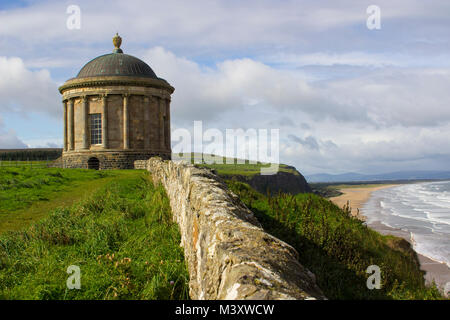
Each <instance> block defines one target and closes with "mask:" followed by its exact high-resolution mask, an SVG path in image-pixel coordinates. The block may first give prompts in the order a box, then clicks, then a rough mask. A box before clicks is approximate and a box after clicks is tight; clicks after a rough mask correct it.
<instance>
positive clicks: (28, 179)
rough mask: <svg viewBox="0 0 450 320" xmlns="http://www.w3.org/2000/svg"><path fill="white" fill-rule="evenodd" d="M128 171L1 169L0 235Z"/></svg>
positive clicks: (123, 176) (125, 174) (34, 219)
mask: <svg viewBox="0 0 450 320" xmlns="http://www.w3.org/2000/svg"><path fill="white" fill-rule="evenodd" d="M132 174H134V173H133V171H132V170H128V171H95V170H82V169H71V170H64V169H58V168H45V169H42V168H30V167H28V166H24V167H17V168H16V167H8V168H6V167H2V168H0V233H2V232H4V231H8V230H19V229H21V228H23V227H25V226H27V225H29V224H30V223H32V222H34V221H38V220H39V219H41V218H43V217H45V216H46V215H47V214H48V213H49V212H50V211H51V210H52V209H54V208H57V207H63V206H68V205H71V204H72V203H73V202H74V201H77V200H79V199H81V198H82V197H83V196H85V195H86V194H90V193H93V192H95V190H97V189H98V188H99V187H101V186H102V185H104V184H105V183H108V182H109V181H112V180H114V179H121V178H125V177H127V176H129V175H132Z"/></svg>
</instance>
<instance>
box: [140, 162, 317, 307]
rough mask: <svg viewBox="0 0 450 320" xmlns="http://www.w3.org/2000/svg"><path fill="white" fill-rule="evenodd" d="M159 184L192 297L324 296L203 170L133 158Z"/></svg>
mask: <svg viewBox="0 0 450 320" xmlns="http://www.w3.org/2000/svg"><path fill="white" fill-rule="evenodd" d="M135 167H136V168H140V169H142V168H146V169H147V170H149V171H150V172H151V173H152V177H153V179H154V180H155V182H161V183H162V184H163V186H164V187H165V189H166V191H167V194H168V197H169V199H170V204H171V207H172V212H173V218H174V220H175V221H176V222H177V223H178V225H179V227H180V233H181V245H182V246H183V247H184V252H185V259H186V261H187V264H188V269H189V275H190V283H189V287H190V296H191V298H192V299H312V298H315V299H324V298H325V297H324V296H323V293H322V292H321V290H320V288H319V287H318V286H317V285H316V283H315V277H314V275H313V274H312V273H311V272H310V271H308V270H307V269H306V268H304V267H303V266H302V265H300V263H299V262H298V260H297V259H298V253H297V252H296V251H295V249H294V248H292V247H291V246H290V245H288V244H286V243H285V242H283V241H281V240H279V239H277V238H275V237H273V236H271V235H269V234H267V233H266V232H264V230H263V229H262V227H261V225H260V224H259V222H258V221H257V220H256V218H255V217H254V215H253V213H252V212H251V211H250V210H249V209H247V207H245V205H244V204H243V203H242V202H241V201H240V200H239V198H238V197H237V196H236V195H235V194H234V193H232V192H231V191H229V189H228V188H227V186H226V185H225V184H224V183H223V181H222V180H221V179H220V178H219V177H217V176H216V175H214V174H213V173H212V172H211V171H210V170H209V169H200V168H195V167H194V166H192V165H190V164H186V163H175V162H173V161H162V160H161V159H159V158H151V159H149V160H148V161H136V162H135Z"/></svg>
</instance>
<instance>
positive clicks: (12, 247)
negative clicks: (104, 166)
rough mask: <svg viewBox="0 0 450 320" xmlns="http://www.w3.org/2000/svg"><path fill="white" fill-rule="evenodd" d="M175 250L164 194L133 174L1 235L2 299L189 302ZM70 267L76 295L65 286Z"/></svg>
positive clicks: (183, 271) (177, 249)
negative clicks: (76, 271) (77, 273)
mask: <svg viewBox="0 0 450 320" xmlns="http://www.w3.org/2000/svg"><path fill="white" fill-rule="evenodd" d="M67 171H71V170H67ZM92 172H93V173H92V174H95V173H96V172H94V171H92ZM68 174H69V175H70V174H71V173H68ZM87 174H88V175H89V174H91V173H90V172H89V173H87ZM179 243H180V235H179V232H178V227H177V225H176V224H175V223H173V222H172V218H171V210H170V206H169V201H168V198H167V196H166V194H165V191H164V188H163V187H161V186H154V185H153V184H152V183H151V182H150V180H149V175H148V173H146V172H144V171H138V170H135V171H132V172H129V173H127V174H126V175H125V176H122V177H121V178H120V179H114V180H113V181H109V182H108V183H107V184H106V185H104V186H103V187H101V188H100V189H99V190H97V191H96V192H95V193H94V194H91V195H90V196H89V197H88V198H86V199H84V200H82V201H79V202H76V203H75V204H73V205H72V206H70V207H64V208H58V209H55V210H54V211H53V212H52V213H51V214H50V215H49V216H48V217H47V218H45V219H43V220H41V221H40V222H38V223H36V224H34V225H32V226H31V227H28V228H27V229H26V230H23V231H11V232H7V233H4V234H2V235H0V299H187V298H188V273H187V270H186V267H185V263H184V257H183V251H182V248H180V246H179ZM70 265H77V266H79V267H80V269H81V289H80V290H77V289H73V290H69V289H67V287H66V281H67V278H68V277H69V275H68V274H67V273H66V270H67V268H68V267H69V266H70Z"/></svg>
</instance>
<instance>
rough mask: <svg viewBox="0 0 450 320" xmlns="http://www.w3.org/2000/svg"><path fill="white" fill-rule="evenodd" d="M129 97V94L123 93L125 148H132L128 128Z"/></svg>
mask: <svg viewBox="0 0 450 320" xmlns="http://www.w3.org/2000/svg"><path fill="white" fill-rule="evenodd" d="M128 98H129V94H124V95H123V148H124V149H129V148H130V144H129V143H130V141H129V136H128V134H129V128H128V122H129V121H128Z"/></svg>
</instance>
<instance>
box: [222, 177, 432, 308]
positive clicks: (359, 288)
mask: <svg viewBox="0 0 450 320" xmlns="http://www.w3.org/2000/svg"><path fill="white" fill-rule="evenodd" d="M227 183H228V185H229V187H230V188H231V189H232V190H233V191H234V192H235V193H236V194H237V195H238V196H239V197H240V198H241V200H242V201H243V202H244V203H245V204H246V205H247V206H248V207H249V209H250V210H252V211H253V212H254V213H255V215H256V217H257V218H258V220H259V221H260V222H261V224H262V225H263V227H264V229H265V230H266V231H267V232H269V233H270V234H272V235H274V236H276V237H278V238H280V239H282V240H284V241H285V242H287V243H289V244H291V245H292V246H293V247H294V248H295V249H296V250H297V251H298V252H299V255H300V257H299V261H300V263H302V264H303V265H304V266H305V267H307V268H308V269H310V270H311V271H312V272H313V273H315V275H316V277H317V283H318V285H319V287H320V288H321V289H322V290H323V291H324V293H325V295H326V296H327V297H328V298H329V299H363V300H365V299H440V298H441V295H440V294H439V291H438V290H437V289H436V287H435V286H432V287H426V286H425V283H424V278H423V275H424V272H423V271H421V270H420V266H419V263H418V260H417V257H416V254H415V252H414V251H413V250H412V249H411V248H409V246H407V245H406V246H405V242H406V241H405V240H403V239H400V238H396V237H393V236H383V235H381V234H379V233H377V232H375V231H373V230H371V229H369V228H368V227H367V226H365V225H364V224H363V223H362V222H361V221H359V220H357V219H354V218H351V217H350V216H349V213H348V212H345V211H343V210H342V209H340V208H338V207H337V206H336V205H334V204H333V203H331V202H330V201H328V200H326V199H324V198H322V197H320V196H317V195H314V194H298V195H295V196H292V195H287V194H278V195H275V196H271V195H262V194H260V193H258V192H256V191H254V190H253V189H252V188H250V187H249V186H248V185H246V184H244V183H241V182H235V181H231V180H229V181H227ZM370 265H378V266H379V267H380V269H381V279H382V288H381V289H380V290H377V289H373V290H369V289H368V288H367V286H366V281H367V278H368V276H369V274H367V273H366V270H367V267H369V266H370Z"/></svg>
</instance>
